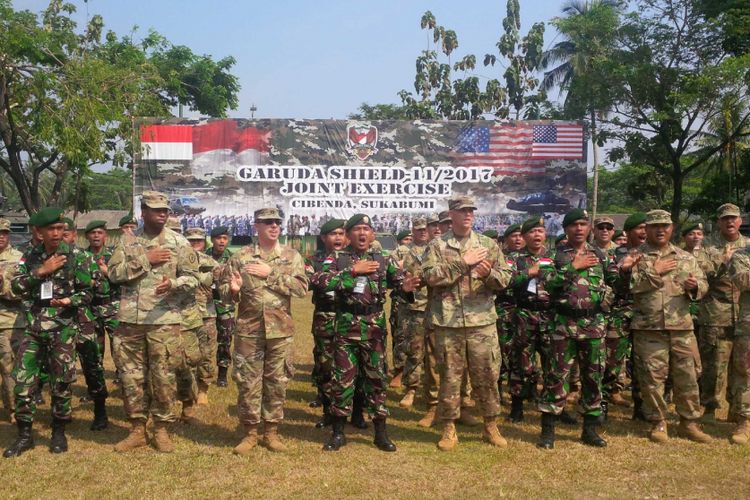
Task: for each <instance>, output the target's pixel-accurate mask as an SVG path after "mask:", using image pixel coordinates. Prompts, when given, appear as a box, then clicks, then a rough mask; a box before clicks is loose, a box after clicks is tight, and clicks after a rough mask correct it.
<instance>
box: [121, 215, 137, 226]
mask: <svg viewBox="0 0 750 500" xmlns="http://www.w3.org/2000/svg"><path fill="white" fill-rule="evenodd" d="M119 224H120V226H119V227H122V226H124V225H125V224H135V225H136V226H137V225H138V222H137V221H136V220H135V217H133V212H130V213H129V214H128V215H126V216H125V217H123V218H122V219H120V223H119Z"/></svg>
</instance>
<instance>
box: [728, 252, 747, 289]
mask: <svg viewBox="0 0 750 500" xmlns="http://www.w3.org/2000/svg"><path fill="white" fill-rule="evenodd" d="M729 277H730V279H731V280H732V283H733V284H734V286H736V287H737V288H738V289H739V290H740V291H741V292H746V291H748V290H750V257H749V256H748V254H746V253H745V252H735V253H734V255H732V259H731V260H730V261H729Z"/></svg>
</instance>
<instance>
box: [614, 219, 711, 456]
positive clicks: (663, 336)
mask: <svg viewBox="0 0 750 500" xmlns="http://www.w3.org/2000/svg"><path fill="white" fill-rule="evenodd" d="M672 227H673V226H672V216H671V215H670V213H669V212H666V211H664V210H651V211H650V212H648V213H647V214H646V243H645V244H644V245H643V246H641V248H640V250H639V255H638V256H636V258H626V259H625V260H624V261H623V262H622V263H621V264H620V268H621V269H623V270H625V271H627V270H628V269H629V268H632V273H631V275H632V276H631V280H630V292H631V293H632V294H633V319H632V321H631V324H630V327H631V330H632V332H633V343H634V344H635V369H636V376H637V378H638V381H639V382H640V386H641V393H642V395H643V413H644V414H645V416H646V418H647V419H648V420H649V421H650V422H651V432H650V435H649V438H650V439H651V441H653V442H656V443H664V442H666V441H667V440H668V435H667V423H666V418H667V404H666V402H665V401H664V382H665V381H666V379H667V376H668V375H669V373H670V370H671V372H672V378H673V383H674V402H675V407H676V410H677V413H678V414H679V415H680V427H679V431H680V433H681V434H682V435H684V436H685V437H687V438H688V439H691V440H693V441H697V442H701V443H706V442H709V441H711V438H710V437H709V436H708V435H706V434H705V433H703V432H702V431H701V429H700V427H699V425H698V423H697V422H698V418H699V417H700V401H699V396H698V381H697V376H696V372H697V363H696V360H697V359H698V348H697V345H696V340H695V335H693V319H692V317H691V316H690V300H691V299H700V298H701V297H703V296H704V294H705V293H706V290H707V288H708V285H707V283H706V277H705V275H704V274H703V271H702V270H701V268H700V267H699V266H698V263H697V261H696V260H695V257H693V256H692V255H690V254H689V253H687V252H685V251H684V250H681V249H680V248H677V247H676V246H674V245H673V244H671V243H670V242H669V240H670V237H671V236H672ZM634 264H635V267H633V265H634Z"/></svg>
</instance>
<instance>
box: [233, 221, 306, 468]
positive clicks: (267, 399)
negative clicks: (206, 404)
mask: <svg viewBox="0 0 750 500" xmlns="http://www.w3.org/2000/svg"><path fill="white" fill-rule="evenodd" d="M281 222H282V217H281V214H280V213H279V211H278V209H276V208H262V209H260V210H256V211H255V226H256V228H257V230H258V242H257V243H256V244H254V245H248V246H245V247H243V248H242V250H240V251H239V252H237V253H235V254H234V255H233V256H232V257H230V259H229V261H228V262H227V264H226V267H225V269H224V272H223V275H222V276H223V277H222V283H221V290H222V297H224V301H225V303H230V302H234V303H238V306H237V308H238V315H237V330H236V333H235V337H234V359H233V363H234V370H233V377H234V381H235V382H236V383H237V387H238V389H239V394H238V396H237V407H238V411H239V417H240V423H241V424H242V425H243V426H244V427H245V436H244V437H243V439H242V441H241V442H240V444H239V445H237V446H236V447H235V448H234V452H235V453H236V454H238V455H245V454H247V453H249V452H250V451H251V450H252V449H253V448H254V447H255V446H256V444H257V443H258V425H259V424H260V422H261V420H262V421H263V423H264V432H263V444H264V445H265V446H266V447H267V448H268V449H269V450H270V451H285V450H286V445H284V443H283V442H282V441H281V439H280V438H279V435H278V425H279V423H280V422H281V421H282V420H283V418H284V401H285V399H286V386H287V384H288V382H289V380H290V379H291V378H292V376H293V375H294V365H293V363H292V340H293V335H294V321H293V320H292V315H291V301H292V297H297V298H301V297H304V296H305V294H306V293H307V285H308V279H307V275H306V274H305V263H304V261H303V260H302V257H301V256H300V254H299V253H298V252H297V251H296V250H294V249H292V248H291V247H288V246H281V245H280V244H279V242H278V239H279V235H280V234H281Z"/></svg>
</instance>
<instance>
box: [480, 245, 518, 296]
mask: <svg viewBox="0 0 750 500" xmlns="http://www.w3.org/2000/svg"><path fill="white" fill-rule="evenodd" d="M489 250H490V253H489V260H490V262H494V265H493V267H492V269H491V270H490V274H488V275H487V276H486V277H485V278H484V284H485V285H486V286H487V288H489V289H490V290H494V291H496V292H499V291H501V290H504V289H505V288H507V287H508V285H509V284H510V280H511V278H512V277H513V269H512V268H511V266H509V265H508V263H507V262H506V260H505V256H504V255H503V251H502V250H500V247H499V246H498V245H497V243H495V242H493V243H492V246H491V247H490V249H489Z"/></svg>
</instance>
